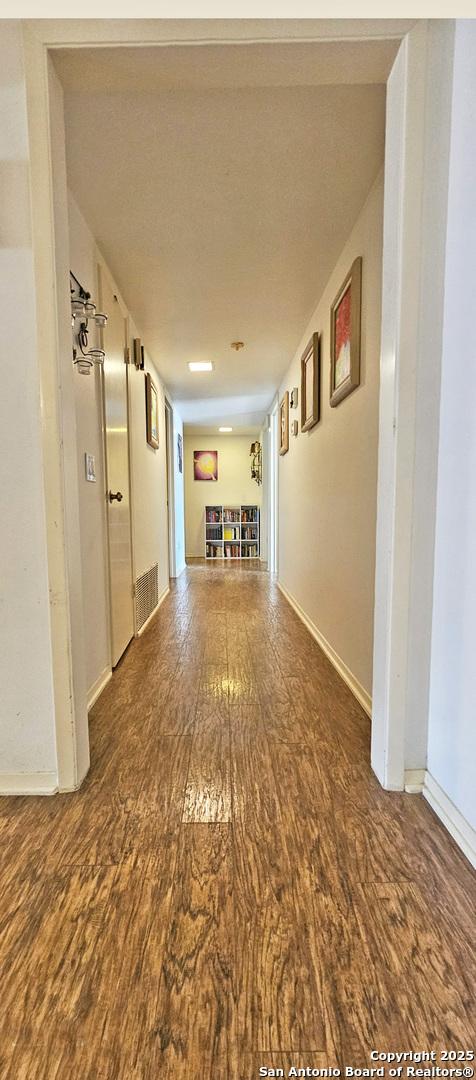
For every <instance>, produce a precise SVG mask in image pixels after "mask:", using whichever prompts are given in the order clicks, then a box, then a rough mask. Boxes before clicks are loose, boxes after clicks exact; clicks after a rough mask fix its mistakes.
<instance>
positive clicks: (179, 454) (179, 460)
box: [177, 435, 183, 473]
mask: <svg viewBox="0 0 476 1080" xmlns="http://www.w3.org/2000/svg"><path fill="white" fill-rule="evenodd" d="M177 464H178V471H179V473H181V472H183V440H182V436H181V435H177Z"/></svg>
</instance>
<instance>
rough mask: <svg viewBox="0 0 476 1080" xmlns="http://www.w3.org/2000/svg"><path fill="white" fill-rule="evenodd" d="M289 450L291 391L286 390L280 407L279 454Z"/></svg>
mask: <svg viewBox="0 0 476 1080" xmlns="http://www.w3.org/2000/svg"><path fill="white" fill-rule="evenodd" d="M288 450H289V390H286V391H285V393H284V394H283V397H282V398H281V402H280V405H279V453H280V454H281V455H282V454H287V452H288Z"/></svg>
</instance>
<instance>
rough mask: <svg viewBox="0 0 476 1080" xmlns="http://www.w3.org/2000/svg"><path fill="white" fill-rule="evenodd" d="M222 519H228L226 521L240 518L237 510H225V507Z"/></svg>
mask: <svg viewBox="0 0 476 1080" xmlns="http://www.w3.org/2000/svg"><path fill="white" fill-rule="evenodd" d="M223 520H224V521H228V522H229V521H239V520H240V511H239V510H226V509H225V510H224V511H223Z"/></svg>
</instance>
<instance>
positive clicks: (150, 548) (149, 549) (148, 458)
mask: <svg viewBox="0 0 476 1080" xmlns="http://www.w3.org/2000/svg"><path fill="white" fill-rule="evenodd" d="M129 327H130V341H131V345H132V339H133V338H134V337H140V333H139V331H138V330H137V327H136V326H135V325H134V323H133V321H132V319H131V320H130V322H129ZM146 372H148V373H149V375H151V377H152V379H153V381H154V383H155V385H156V387H157V391H158V396H159V448H158V450H154V448H153V447H152V446H149V444H148V442H147V439H146V436H145V418H146V412H145V374H146ZM129 423H130V447H131V488H132V560H133V576H134V580H136V579H137V578H138V577H140V575H141V574H143V573H144V572H145V571H146V570H149V569H150V567H151V566H152V565H153V563H155V562H157V563H158V567H159V596H161V594H162V593H163V592H164V590H165V589H167V588H168V585H169V552H168V520H167V470H166V443H165V393H164V387H163V384H162V381H161V379H160V376H159V374H158V372H157V370H156V368H155V366H154V364H153V363H152V361H151V359H150V356H149V355H148V353H147V352H145V371H137V370H136V369H135V367H134V365H133V364H131V366H130V368H129Z"/></svg>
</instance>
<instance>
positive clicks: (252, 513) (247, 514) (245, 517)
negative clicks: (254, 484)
mask: <svg viewBox="0 0 476 1080" xmlns="http://www.w3.org/2000/svg"><path fill="white" fill-rule="evenodd" d="M241 520H242V521H244V522H248V521H255V522H257V521H258V510H257V508H256V506H249V507H248V508H247V509H246V510H243V509H242V511H241Z"/></svg>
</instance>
